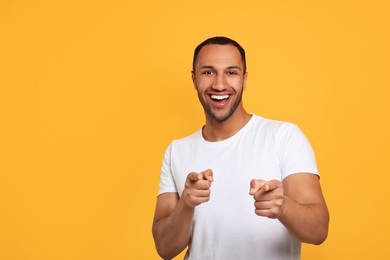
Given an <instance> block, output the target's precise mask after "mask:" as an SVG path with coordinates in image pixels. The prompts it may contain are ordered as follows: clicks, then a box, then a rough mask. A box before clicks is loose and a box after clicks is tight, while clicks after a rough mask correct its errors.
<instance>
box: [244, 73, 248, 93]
mask: <svg viewBox="0 0 390 260" xmlns="http://www.w3.org/2000/svg"><path fill="white" fill-rule="evenodd" d="M247 79H248V72H245V75H244V84H243V89H244V90H245V89H246V81H247Z"/></svg>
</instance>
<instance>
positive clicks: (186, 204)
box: [152, 170, 213, 259]
mask: <svg viewBox="0 0 390 260" xmlns="http://www.w3.org/2000/svg"><path fill="white" fill-rule="evenodd" d="M212 181H213V178H212V171H211V170H206V171H204V172H201V173H199V174H198V173H195V172H192V173H190V174H188V176H187V180H186V184H185V188H184V191H183V194H182V197H181V198H179V195H178V194H177V193H174V192H170V193H164V194H161V195H160V196H159V197H158V198H157V204H156V210H155V215H154V220H153V228H152V231H153V237H154V242H155V245H156V248H157V252H158V254H159V255H160V256H161V257H162V258H164V259H171V258H173V257H175V256H176V255H178V254H179V253H180V252H181V251H182V250H183V249H184V248H185V247H186V246H187V245H188V242H189V241H190V237H191V227H192V219H193V216H194V211H195V207H196V206H197V205H200V204H201V203H204V202H207V201H208V200H209V199H210V186H211V182H212Z"/></svg>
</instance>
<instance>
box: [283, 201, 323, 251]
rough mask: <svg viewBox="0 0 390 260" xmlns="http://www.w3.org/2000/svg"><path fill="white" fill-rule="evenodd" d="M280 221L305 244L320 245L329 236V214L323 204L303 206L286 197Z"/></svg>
mask: <svg viewBox="0 0 390 260" xmlns="http://www.w3.org/2000/svg"><path fill="white" fill-rule="evenodd" d="M279 220H280V222H281V223H282V224H283V225H284V226H285V227H286V228H287V229H288V230H289V231H290V233H291V234H292V235H293V236H294V237H296V238H297V239H298V240H300V241H301V242H304V243H310V244H316V245H319V244H321V243H322V242H324V241H325V239H326V237H327V235H328V225H329V213H328V209H327V207H326V205H323V204H301V203H299V202H297V201H295V200H293V199H292V198H290V197H288V196H285V199H284V205H283V210H282V213H281V215H280V217H279Z"/></svg>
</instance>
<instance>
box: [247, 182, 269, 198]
mask: <svg viewBox="0 0 390 260" xmlns="http://www.w3.org/2000/svg"><path fill="white" fill-rule="evenodd" d="M264 183H265V181H263V180H255V179H253V180H251V183H250V190H249V194H250V195H254V194H255V193H256V192H258V191H259V190H260V188H261V187H262V186H263V185H264Z"/></svg>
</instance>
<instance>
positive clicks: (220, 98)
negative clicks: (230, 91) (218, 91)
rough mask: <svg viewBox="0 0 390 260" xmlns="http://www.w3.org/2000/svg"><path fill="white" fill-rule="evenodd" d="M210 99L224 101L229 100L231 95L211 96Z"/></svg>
mask: <svg viewBox="0 0 390 260" xmlns="http://www.w3.org/2000/svg"><path fill="white" fill-rule="evenodd" d="M210 98H211V99H212V100H214V101H223V100H227V99H229V95H210Z"/></svg>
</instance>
